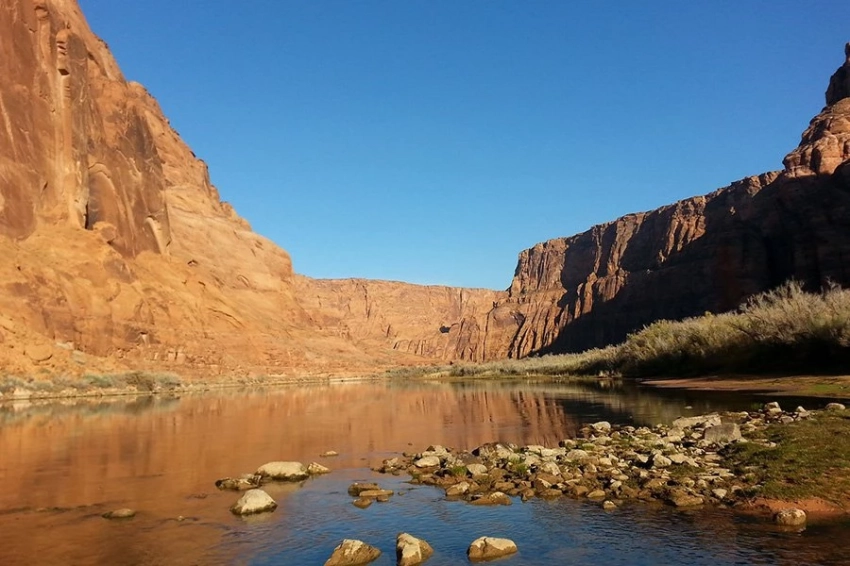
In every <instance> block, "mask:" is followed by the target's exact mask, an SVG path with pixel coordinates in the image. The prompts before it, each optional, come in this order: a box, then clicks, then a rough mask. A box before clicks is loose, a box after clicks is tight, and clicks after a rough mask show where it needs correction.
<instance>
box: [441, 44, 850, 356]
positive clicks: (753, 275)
mask: <svg viewBox="0 0 850 566" xmlns="http://www.w3.org/2000/svg"><path fill="white" fill-rule="evenodd" d="M845 53H846V56H847V61H845V63H844V65H843V66H842V67H841V68H840V69H839V70H838V71H837V72H836V73H835V74H834V75H833V76H832V79H831V80H830V84H829V88H828V90H827V94H826V102H827V106H826V107H825V108H824V109H823V111H822V112H821V113H820V114H818V116H816V117H815V118H814V119H813V120H812V122H811V124H810V126H809V128H808V129H807V130H806V131H805V133H804V134H803V138H802V141H801V142H800V145H799V146H798V147H797V149H795V150H794V151H792V152H791V153H790V154H789V155H788V156H787V157H786V158H785V160H784V165H785V169H784V170H782V171H777V172H771V173H765V174H762V175H758V176H754V177H748V178H746V179H742V180H740V181H737V182H734V183H732V184H731V185H730V186H728V187H724V188H722V189H719V190H717V191H715V192H713V193H710V194H708V195H705V196H698V197H693V198H689V199H685V200H682V201H679V202H677V203H675V204H672V205H669V206H664V207H661V208H659V209H657V210H653V211H651V212H642V213H637V214H629V215H626V216H624V217H622V218H619V219H617V220H615V221H613V222H609V223H606V224H601V225H598V226H594V227H593V228H591V229H590V230H588V231H586V232H583V233H581V234H577V235H575V236H571V237H568V238H556V239H553V240H549V241H547V242H542V243H540V244H537V245H535V246H534V247H532V248H530V249H527V250H525V251H523V252H522V253H521V254H520V256H519V261H518V264H517V268H516V273H515V275H514V278H513V281H512V283H511V286H510V288H509V290H508V296H507V297H506V298H504V299H501V300H499V301H498V303H497V305H496V306H495V308H493V309H492V310H491V311H490V312H489V313H488V315H487V317H486V322H485V323H484V326H485V327H486V329H487V332H486V333H485V335H484V336H483V337H482V338H481V340H480V341H479V343H478V346H477V348H475V351H476V352H478V353H479V357H480V358H483V359H497V358H502V357H522V356H526V355H529V354H533V353H545V352H566V351H579V350H583V349H586V348H590V347H597V346H604V345H606V344H611V343H614V342H618V341H620V340H622V339H623V338H625V336H626V335H627V334H628V333H629V332H631V331H634V330H636V329H639V328H641V327H642V326H643V325H645V324H647V323H650V322H652V321H654V320H658V319H662V318H667V319H680V318H684V317H688V316H695V315H701V314H703V313H705V312H721V311H726V310H729V309H733V308H735V307H736V306H737V305H739V304H740V303H741V301H743V300H744V299H745V298H746V297H748V296H749V295H752V294H754V293H758V292H761V291H764V290H767V289H770V288H772V287H774V286H776V285H778V284H780V283H782V282H783V281H785V280H787V279H790V278H794V279H797V280H800V281H802V282H803V283H805V284H806V286H807V287H808V288H810V289H813V290H814V289H819V288H821V287H822V286H824V285H827V284H829V283H838V284H842V285H847V284H850V161H848V160H850V44H848V46H847V48H846V49H845ZM480 320H481V317H480V316H479V317H476V322H477V323H478V324H479V325H481V322H480ZM458 355H459V356H461V357H463V353H461V352H458Z"/></svg>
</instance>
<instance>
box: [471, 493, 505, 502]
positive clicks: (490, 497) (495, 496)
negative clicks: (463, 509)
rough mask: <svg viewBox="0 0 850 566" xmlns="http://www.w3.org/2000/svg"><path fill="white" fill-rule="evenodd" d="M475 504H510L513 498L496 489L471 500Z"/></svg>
mask: <svg viewBox="0 0 850 566" xmlns="http://www.w3.org/2000/svg"><path fill="white" fill-rule="evenodd" d="M470 503H472V504H473V505H510V504H511V498H510V497H508V496H507V495H506V494H505V493H503V492H501V491H494V492H493V493H488V494H486V495H482V496H481V497H477V498H475V499H473V500H472V501H470Z"/></svg>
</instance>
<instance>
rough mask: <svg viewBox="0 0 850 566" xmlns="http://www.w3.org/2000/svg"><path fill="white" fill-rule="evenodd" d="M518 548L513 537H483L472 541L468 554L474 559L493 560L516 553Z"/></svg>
mask: <svg viewBox="0 0 850 566" xmlns="http://www.w3.org/2000/svg"><path fill="white" fill-rule="evenodd" d="M517 550H518V549H517V546H516V543H515V542H514V541H512V540H511V539H507V538H494V537H481V538H478V539H475V540H474V541H472V544H470V545H469V548H468V549H467V551H466V556H467V557H468V558H469V559H470V560H472V561H479V560H492V559H494V558H501V557H502V556H508V555H510V554H514V553H515V552H516V551H517Z"/></svg>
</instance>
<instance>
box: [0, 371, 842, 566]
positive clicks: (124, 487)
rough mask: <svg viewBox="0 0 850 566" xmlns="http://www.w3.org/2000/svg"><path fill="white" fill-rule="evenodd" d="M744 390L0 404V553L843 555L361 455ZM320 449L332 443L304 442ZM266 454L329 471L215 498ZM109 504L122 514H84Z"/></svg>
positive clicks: (488, 388) (694, 519)
mask: <svg viewBox="0 0 850 566" xmlns="http://www.w3.org/2000/svg"><path fill="white" fill-rule="evenodd" d="M761 402H764V400H763V399H756V398H743V397H741V396H735V397H733V396H729V395H725V396H724V395H710V396H709V395H707V394H706V393H704V392H695V393H681V392H670V391H663V392H659V391H653V390H645V389H639V388H636V387H634V386H630V387H626V386H614V385H610V384H609V385H608V386H605V385H604V384H584V385H576V384H557V383H539V382H489V383H487V382H481V381H476V382H466V383H423V382H403V383H389V382H365V383H363V382H361V383H344V384H334V385H316V386H300V387H292V388H277V389H269V390H262V391H258V390H250V391H238V392H237V391H230V392H227V393H209V394H206V395H191V396H184V397H182V398H151V397H145V398H136V399H111V400H106V401H101V402H76V401H68V402H62V403H52V404H45V405H28V404H16V405H12V404H6V405H0V486H1V487H0V564H2V565H16V564H139V565H142V564H144V565H148V564H163V565H177V564H201V565H206V564H286V565H290V564H291V565H301V564H303V565H313V564H318V565H321V564H322V563H323V562H324V561H325V559H327V557H328V556H329V555H330V553H331V551H332V550H333V548H334V546H336V544H338V542H339V541H340V540H341V539H342V538H359V539H362V540H364V541H366V542H368V543H370V544H373V545H375V546H377V547H379V548H380V549H381V550H383V551H384V554H383V555H382V556H381V558H380V559H379V560H378V561H376V562H375V563H374V564H384V565H386V564H394V563H395V559H394V544H395V536H396V534H397V533H398V532H400V531H407V532H410V533H412V534H413V535H415V536H419V537H422V538H425V539H426V540H428V541H429V542H431V544H432V545H433V546H434V548H435V550H436V554H435V555H434V557H433V558H431V560H429V561H428V563H427V564H429V565H430V566H437V565H447V564H464V563H466V555H465V551H466V547H467V546H468V545H469V543H470V542H471V541H472V540H473V539H475V538H477V537H479V536H482V535H488V536H506V537H509V538H512V539H513V540H514V541H515V542H516V543H517V545H518V546H519V549H520V552H519V554H517V555H515V556H514V557H512V558H509V559H507V560H505V564H511V565H515V566H520V565H528V564H573V565H583V564H588V565H590V564H592V565H603V564H646V565H676V564H683V565H688V566H696V565H700V564H706V565H709V564H710V565H712V566H719V565H727V564H729V565H731V564H788V565H799V564H850V550H848V548H850V546H848V544H847V541H848V540H850V524H847V523H843V524H840V523H838V524H836V523H830V524H821V525H818V524H813V525H810V526H809V527H808V528H807V529H806V530H805V531H803V532H802V533H789V532H782V531H780V530H778V529H776V528H774V527H773V526H771V525H769V524H766V523H765V522H763V521H759V520H755V519H752V518H748V517H743V516H739V515H736V514H734V513H732V512H731V511H729V510H722V509H703V510H697V511H688V512H683V511H678V510H675V509H671V508H667V507H655V506H650V505H647V504H641V503H635V504H626V505H624V506H622V507H621V508H619V509H617V510H615V511H614V512H605V511H603V510H602V509H601V508H600V507H599V505H598V504H594V503H590V502H585V501H574V500H570V499H566V498H564V499H562V500H556V501H541V500H532V501H529V502H528V503H521V502H520V501H519V500H518V499H517V500H516V501H515V502H514V505H511V506H510V507H498V508H483V507H473V506H470V505H467V504H464V503H462V502H448V501H445V500H444V497H443V494H442V491H441V490H439V489H437V488H432V487H426V486H414V485H410V484H407V483H405V480H406V479H407V478H405V477H403V476H399V477H394V476H383V475H380V474H374V473H372V472H371V471H370V470H369V466H370V465H374V464H379V463H380V461H381V460H382V459H384V458H387V457H390V456H391V455H393V454H395V453H399V452H403V451H421V450H424V449H425V448H426V447H427V446H428V445H429V444H443V445H445V446H449V447H454V448H469V449H471V448H474V447H476V446H478V445H479V444H482V443H484V442H490V441H504V442H515V443H518V444H529V443H534V444H545V445H553V446H556V445H557V442H558V441H559V440H560V439H562V438H565V437H568V436H571V435H573V434H574V433H575V431H576V429H577V428H578V427H580V426H581V425H582V424H584V423H589V422H595V421H598V420H602V419H604V420H608V421H611V422H612V423H622V424H625V423H635V424H648V425H652V424H656V423H659V422H670V421H671V420H672V419H674V418H676V417H678V416H680V415H689V414H699V413H704V412H708V411H712V410H725V409H736V410H740V409H747V408H750V407H751V406H752V405H753V403H761ZM782 403H783V405H784V404H788V405H791V404H792V402H791V401H782ZM794 404H795V405H796V402H795V403H794ZM821 404H822V402H809V403H808V407H809V408H816V407H818V406H819V405H821ZM327 450H335V451H337V452H339V456H338V457H335V458H327V459H320V458H319V457H318V456H319V454H321V453H323V452H325V451H327ZM271 460H299V461H303V462H304V463H309V462H311V461H319V462H321V463H323V464H325V465H327V466H329V467H331V468H332V469H333V470H334V471H333V473H331V474H329V475H327V476H322V477H319V478H314V479H311V480H308V481H307V482H305V483H304V484H303V485H270V486H267V491H269V493H270V494H271V495H272V496H273V497H274V498H275V499H276V500H277V502H278V504H279V505H280V506H279V507H278V509H277V510H276V511H275V512H274V513H271V514H266V515H263V516H259V517H253V518H250V519H247V520H245V519H242V518H239V517H235V516H233V515H232V514H231V513H230V512H229V507H230V506H231V505H232V504H233V503H234V502H235V500H236V499H237V498H238V497H239V496H238V494H235V493H233V492H219V491H218V490H216V489H215V487H214V482H215V480H216V479H218V478H221V477H226V476H234V475H238V474H240V473H243V472H250V471H253V470H255V469H256V468H257V467H258V466H259V465H261V464H263V463H265V462H267V461H271ZM358 480H360V481H362V480H367V481H377V482H378V483H379V484H381V485H382V486H385V487H388V488H390V489H394V490H396V493H397V495H395V496H394V497H393V498H392V499H391V500H390V502H389V503H384V504H374V505H372V506H371V507H369V508H368V509H364V510H361V509H357V508H355V507H354V506H353V505H351V498H350V497H349V496H348V495H347V493H346V489H347V487H348V485H349V484H350V483H352V482H353V481H358ZM119 507H132V508H134V509H137V510H138V515H137V516H136V517H135V518H133V519H130V520H125V521H107V520H105V519H103V518H101V517H100V515H101V513H103V512H105V511H109V510H112V509H116V508H119ZM178 517H180V518H182V520H178Z"/></svg>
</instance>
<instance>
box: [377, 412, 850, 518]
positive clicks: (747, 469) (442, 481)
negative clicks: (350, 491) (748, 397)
mask: <svg viewBox="0 0 850 566" xmlns="http://www.w3.org/2000/svg"><path fill="white" fill-rule="evenodd" d="M375 471H378V472H380V473H392V474H399V473H407V474H410V476H411V477H412V480H411V483H414V484H425V485H432V486H436V487H439V488H442V489H443V490H444V491H445V494H446V497H447V498H448V499H453V500H457V499H460V500H464V501H467V502H469V503H471V504H473V505H510V504H511V497H516V496H519V497H521V498H522V500H527V499H530V498H533V497H539V498H543V499H554V498H559V497H571V498H574V499H588V500H592V501H597V502H598V503H599V504H600V505H602V506H603V507H604V508H606V509H608V510H614V509H616V508H617V507H619V506H621V505H623V504H626V503H627V502H629V501H630V500H633V501H642V502H645V503H665V504H668V505H672V506H675V507H681V508H691V507H700V506H704V505H712V506H728V507H733V508H736V509H740V510H742V511H745V512H753V511H756V512H765V511H767V512H771V513H773V512H776V511H780V510H782V509H788V508H801V509H803V510H804V511H806V512H808V513H810V514H812V515H813V516H814V517H816V518H832V517H836V516H847V515H848V513H850V411H847V410H846V408H845V407H844V406H843V405H840V404H829V405H827V408H826V409H824V410H816V411H807V410H805V409H804V408H802V407H798V408H796V409H794V410H793V411H783V410H782V408H781V407H780V405H779V404H778V403H776V402H772V403H767V404H765V405H764V407H763V409H762V410H760V411H752V412H739V413H725V414H709V415H702V416H696V417H682V418H679V419H677V420H676V421H674V422H673V424H672V425H671V426H664V425H658V426H655V427H652V428H649V427H633V426H617V425H614V426H612V425H611V424H610V423H608V422H597V423H594V424H592V425H590V426H586V427H583V428H582V429H581V430H580V432H579V434H578V435H577V436H576V437H575V438H567V439H564V440H562V441H561V442H560V443H559V445H558V446H557V447H546V446H539V445H529V446H516V445H512V444H502V443H491V444H485V445H482V446H479V447H477V448H474V449H471V450H468V451H464V450H462V451H453V450H450V449H447V448H445V447H442V446H430V447H429V448H428V449H427V450H425V451H422V452H419V453H415V454H412V453H405V454H404V455H402V456H400V457H395V458H389V459H386V460H384V461H383V463H382V465H381V466H379V467H376V468H375Z"/></svg>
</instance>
